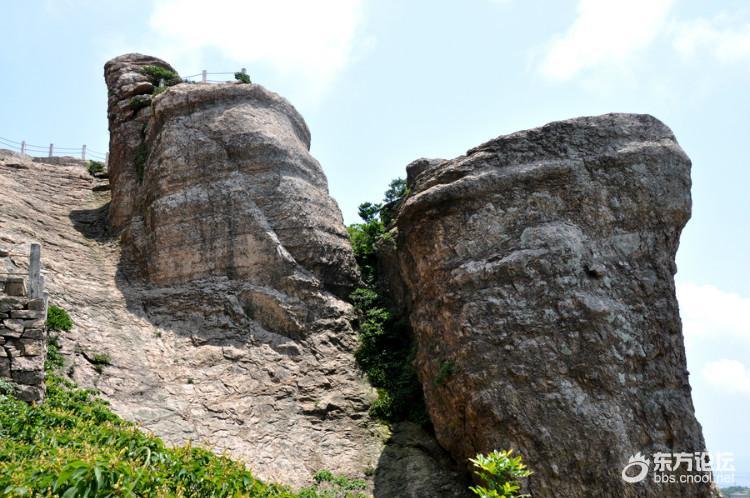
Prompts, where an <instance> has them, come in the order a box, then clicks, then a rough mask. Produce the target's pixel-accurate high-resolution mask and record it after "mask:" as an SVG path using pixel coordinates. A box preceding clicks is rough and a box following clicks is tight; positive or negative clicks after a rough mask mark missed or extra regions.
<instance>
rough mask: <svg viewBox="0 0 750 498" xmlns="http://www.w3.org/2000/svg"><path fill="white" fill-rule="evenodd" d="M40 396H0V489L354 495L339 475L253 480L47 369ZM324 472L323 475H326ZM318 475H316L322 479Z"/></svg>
mask: <svg viewBox="0 0 750 498" xmlns="http://www.w3.org/2000/svg"><path fill="white" fill-rule="evenodd" d="M46 384H47V399H46V401H45V402H44V403H42V404H39V405H29V404H27V403H24V402H22V401H19V400H17V399H15V398H12V397H9V396H3V395H0V495H2V496H62V497H66V498H67V497H74V496H90V497H98V496H101V497H104V496H122V497H141V496H151V497H199V496H200V497H217V498H218V497H240V496H252V497H266V498H271V497H274V498H294V497H299V498H323V497H326V498H328V497H331V498H333V497H343V496H348V497H355V496H363V495H359V494H353V493H351V492H348V491H342V488H345V489H360V488H356V486H358V485H359V484H360V483H361V481H356V480H345V481H338V480H339V479H342V478H337V477H336V476H333V475H332V474H331V478H330V479H331V481H325V482H331V483H333V484H334V485H335V487H334V488H333V491H330V492H329V491H324V492H323V491H319V487H320V486H319V485H320V483H318V482H317V481H316V484H315V485H314V486H312V487H309V488H305V489H303V490H300V492H299V493H293V492H292V491H291V490H289V489H288V488H286V487H284V486H279V485H276V484H265V483H263V482H261V481H259V480H257V479H256V478H255V477H254V476H253V475H252V473H251V472H250V471H249V470H247V469H246V468H245V466H244V465H242V464H241V463H238V462H235V461H232V460H230V459H229V458H227V457H224V456H218V455H216V454H214V453H212V452H211V451H209V450H206V449H202V448H197V447H193V446H191V445H186V446H182V447H174V448H173V447H169V446H167V445H166V444H164V443H163V442H162V441H161V440H160V439H158V438H156V437H153V436H151V435H148V434H146V433H143V432H141V431H140V430H139V429H138V428H137V426H135V425H134V424H132V423H130V422H126V421H124V420H122V419H121V418H119V417H118V416H117V415H115V414H114V413H113V412H112V411H111V410H110V408H109V406H108V405H107V403H106V402H105V401H103V400H101V399H98V398H96V397H95V396H94V395H93V394H92V392H91V391H89V390H84V389H79V388H76V387H75V385H74V384H72V383H70V382H68V381H66V380H64V379H62V378H60V377H57V376H55V375H51V374H48V375H47V380H46ZM326 477H327V476H326ZM321 482H322V481H321Z"/></svg>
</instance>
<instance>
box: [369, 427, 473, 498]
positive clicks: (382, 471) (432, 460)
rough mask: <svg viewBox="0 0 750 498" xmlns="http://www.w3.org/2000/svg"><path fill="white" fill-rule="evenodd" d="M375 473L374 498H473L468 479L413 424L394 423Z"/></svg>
mask: <svg viewBox="0 0 750 498" xmlns="http://www.w3.org/2000/svg"><path fill="white" fill-rule="evenodd" d="M392 430H393V434H392V436H391V438H390V439H389V440H388V442H387V443H386V447H385V449H384V450H383V453H382V454H381V455H380V460H379V461H378V467H377V469H376V471H375V489H374V496H375V498H396V497H399V498H423V497H425V496H439V497H441V498H470V497H472V496H474V495H473V494H472V493H471V491H469V488H468V487H469V484H470V481H469V476H468V475H467V474H466V473H465V472H464V471H463V470H462V469H460V468H459V467H458V466H457V465H456V463H455V462H454V461H453V460H452V459H451V457H450V456H449V455H448V453H446V452H445V450H443V449H442V448H441V447H440V446H439V445H438V443H437V441H436V440H435V438H434V437H433V436H432V435H431V434H428V433H427V432H426V431H425V430H423V429H422V428H421V427H419V426H418V425H416V424H414V423H412V422H400V423H397V424H394V426H393V428H392Z"/></svg>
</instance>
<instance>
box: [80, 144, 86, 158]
mask: <svg viewBox="0 0 750 498" xmlns="http://www.w3.org/2000/svg"><path fill="white" fill-rule="evenodd" d="M81 159H83V160H84V161H85V160H86V144H83V146H82V147H81Z"/></svg>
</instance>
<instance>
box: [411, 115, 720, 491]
mask: <svg viewBox="0 0 750 498" xmlns="http://www.w3.org/2000/svg"><path fill="white" fill-rule="evenodd" d="M407 173H408V184H409V188H410V195H409V196H408V198H407V199H406V200H405V201H404V203H403V205H402V206H401V208H400V211H399V213H398V219H397V223H396V225H397V230H398V236H397V243H398V253H397V254H398V258H399V261H400V270H401V276H402V278H403V282H404V284H405V287H406V290H407V293H408V295H409V296H410V298H409V301H408V305H409V308H410V321H411V325H412V327H413V329H414V331H415V335H416V340H417V343H418V352H417V366H418V371H419V374H420V378H421V381H422V384H423V387H424V392H425V396H426V401H427V406H428V411H429V414H430V417H431V419H432V422H433V423H434V426H435V431H436V435H437V438H438V440H439V442H440V443H441V445H442V446H443V447H444V448H446V449H448V451H449V452H450V453H451V455H453V457H454V458H455V459H456V460H457V461H464V462H465V461H466V459H467V458H469V457H472V456H473V455H474V454H476V453H477V452H486V451H490V450H493V449H503V448H515V449H517V450H519V451H520V453H521V454H522V455H524V457H525V459H526V461H527V462H528V463H529V465H530V467H531V468H532V469H533V471H534V475H533V476H532V477H531V478H530V479H529V483H528V486H529V490H530V492H531V493H532V494H533V496H534V497H535V498H540V497H559V496H618V497H635V496H652V497H657V496H658V497H697V496H709V495H710V491H709V488H708V485H695V484H682V485H681V484H674V485H659V484H655V483H653V482H651V479H650V477H649V478H648V479H647V480H646V481H645V482H643V483H640V484H627V483H625V482H624V481H623V479H622V477H621V471H622V469H623V467H624V466H625V464H627V463H628V458H629V457H630V456H632V455H634V454H636V453H638V452H640V453H642V454H644V455H646V456H650V455H652V454H654V453H657V452H691V453H692V452H696V451H697V452H700V451H704V449H705V446H704V441H703V437H702V434H701V427H700V425H699V424H698V422H697V421H696V419H695V416H694V410H693V405H692V400H691V396H690V386H689V384H688V373H687V370H686V364H685V351H684V346H683V337H682V333H681V324H680V317H679V312H678V307H677V301H676V299H675V289H674V280H673V275H674V273H675V271H676V266H675V262H674V257H675V252H676V250H677V246H678V241H679V235H680V232H681V230H682V228H683V226H684V225H685V223H686V222H687V220H688V218H689V217H690V204H691V202H690V160H689V159H688V157H687V156H686V155H685V153H684V152H683V151H682V149H681V148H680V147H679V145H678V144H677V142H676V140H675V138H674V136H673V135H672V133H671V131H670V130H669V129H668V128H667V127H666V126H664V125H663V124H662V123H661V122H659V121H658V120H656V119H654V118H653V117H650V116H644V115H625V114H610V115H604V116H599V117H589V118H579V119H573V120H569V121H562V122H556V123H551V124H548V125H546V126H544V127H541V128H538V129H533V130H528V131H523V132H519V133H514V134H511V135H508V136H502V137H499V138H497V139H495V140H492V141H490V142H487V143H485V144H483V145H481V146H479V147H476V148H474V149H472V150H470V151H469V152H468V153H467V154H466V155H465V156H461V157H458V158H456V159H453V160H445V161H444V160H419V161H416V162H414V163H412V164H410V165H409V166H408V168H407Z"/></svg>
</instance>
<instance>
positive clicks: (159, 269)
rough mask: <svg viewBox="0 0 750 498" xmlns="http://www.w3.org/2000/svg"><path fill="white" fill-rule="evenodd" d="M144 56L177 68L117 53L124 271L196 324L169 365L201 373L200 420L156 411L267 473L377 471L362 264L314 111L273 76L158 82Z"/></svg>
mask: <svg viewBox="0 0 750 498" xmlns="http://www.w3.org/2000/svg"><path fill="white" fill-rule="evenodd" d="M144 66H157V67H161V68H165V69H171V67H170V66H169V65H168V64H166V63H165V62H163V61H160V60H158V59H155V58H153V57H148V56H141V55H138V54H129V55H125V56H121V57H118V58H116V59H113V60H111V61H109V62H108V63H107V64H106V66H105V78H106V81H107V85H108V88H109V95H110V98H109V121H110V132H111V140H110V144H111V148H110V163H109V168H110V174H111V187H112V203H111V205H110V207H109V219H110V222H111V225H112V226H113V227H114V228H115V229H116V230H121V231H122V236H121V240H122V250H123V255H124V259H123V261H122V262H121V264H120V270H121V273H122V275H123V277H124V278H126V279H127V280H128V281H130V282H132V283H133V285H138V286H140V288H139V291H138V293H137V298H135V299H132V297H131V303H130V307H131V308H132V309H139V308H140V309H143V310H144V314H143V318H144V319H145V320H147V321H149V322H151V323H152V324H154V325H156V326H158V327H159V328H160V329H162V330H166V331H170V332H173V333H174V334H175V336H177V337H179V338H180V340H178V342H177V343H175V345H174V351H175V358H173V359H170V361H167V362H165V364H163V365H161V366H158V367H157V370H158V372H159V375H160V376H161V375H166V376H169V377H176V376H182V377H184V379H183V380H182V381H181V383H182V384H186V383H188V380H189V383H188V384H187V385H189V386H190V387H188V388H187V389H188V390H189V391H190V392H191V394H190V398H192V399H193V400H194V402H191V403H188V404H187V405H186V404H185V403H184V402H185V400H184V399H180V397H179V396H178V397H176V398H173V399H174V401H175V402H177V403H178V404H179V405H180V408H179V412H180V414H181V417H183V420H184V422H187V423H186V424H183V425H180V424H179V423H177V422H176V421H175V420H172V421H171V422H170V424H171V428H170V427H165V425H164V424H163V422H162V421H161V419H163V418H164V417H167V418H171V417H169V416H168V415H167V414H166V413H164V411H163V408H162V407H159V408H157V407H154V412H153V413H148V414H147V415H146V416H145V417H144V418H145V419H147V420H150V421H151V422H152V423H154V424H155V425H156V426H157V427H158V429H157V433H159V434H162V435H165V436H167V438H168V439H169V438H170V435H171V434H170V433H172V432H175V434H174V436H176V439H183V438H186V437H194V436H198V437H199V439H201V440H203V441H204V442H206V443H208V444H210V445H212V446H215V447H217V448H219V449H221V448H226V449H229V450H230V451H231V452H232V453H233V454H234V455H235V456H238V457H241V458H242V459H244V460H245V461H247V462H248V463H249V464H250V467H251V468H252V469H253V471H254V472H257V473H258V474H259V475H260V476H261V477H264V478H267V479H274V480H279V481H282V482H287V483H292V484H302V483H305V482H306V481H308V480H309V479H310V477H311V475H312V474H313V473H314V472H315V471H316V470H320V469H331V470H334V471H336V472H340V473H345V474H349V475H352V476H360V477H362V476H364V474H365V470H366V469H368V468H371V469H374V468H375V467H376V465H377V458H378V456H379V454H380V451H381V449H382V442H381V439H380V437H379V432H378V429H377V427H376V426H375V424H373V423H372V422H371V421H370V419H369V418H368V416H367V409H368V407H369V402H370V396H371V393H370V391H371V389H370V388H369V386H367V384H366V382H364V381H363V380H362V379H361V378H360V376H359V374H358V371H357V368H356V366H355V364H354V359H353V356H352V350H353V349H354V347H355V344H356V342H355V341H356V339H355V334H354V331H353V330H352V327H351V325H350V319H351V318H352V311H351V307H350V305H349V304H347V303H346V302H344V301H343V300H342V299H341V298H340V297H339V296H343V295H346V294H348V293H349V292H350V290H351V289H352V288H353V287H354V285H355V284H356V282H357V281H358V274H357V269H356V263H355V261H354V258H353V255H352V252H351V248H350V246H349V243H348V238H347V234H346V230H345V228H344V226H343V221H342V217H341V213H340V212H339V209H338V207H337V205H336V203H335V202H334V201H333V199H331V197H330V196H329V195H328V190H327V182H326V178H325V176H324V174H323V172H322V170H321V168H320V165H319V164H318V162H317V161H316V160H315V159H313V158H312V156H311V155H310V153H309V150H308V149H309V145H310V134H309V132H308V129H307V127H306V125H305V123H304V121H303V119H302V117H301V116H300V115H299V114H298V113H297V112H296V110H295V109H294V108H293V107H292V106H291V105H290V104H289V103H288V102H287V101H286V100H284V99H282V98H281V97H279V96H278V95H276V94H274V93H271V92H269V91H268V90H266V89H264V88H263V87H261V86H259V85H250V84H240V83H236V84H235V83H228V84H221V85H205V84H179V85H177V86H172V87H170V88H169V89H168V90H167V91H165V92H163V93H161V94H159V95H156V96H153V95H152V94H151V92H152V91H153V89H154V87H153V85H152V84H151V83H150V82H149V81H148V76H147V75H146V74H144V72H143V70H142V69H143V67H144ZM185 343H189V346H187V345H186V344H185ZM178 344H179V345H178ZM179 348H185V350H180V351H178V349H179ZM178 372H180V373H179V374H178ZM175 380H176V379H175ZM170 384H171V382H170ZM165 387H166V386H165ZM168 389H169V388H168ZM183 389H185V388H184V387H180V388H179V390H183ZM136 401H137V400H128V402H129V403H135V402H136ZM195 402H197V405H198V406H195ZM138 411H139V413H145V411H144V409H143V407H139V410H138Z"/></svg>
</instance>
